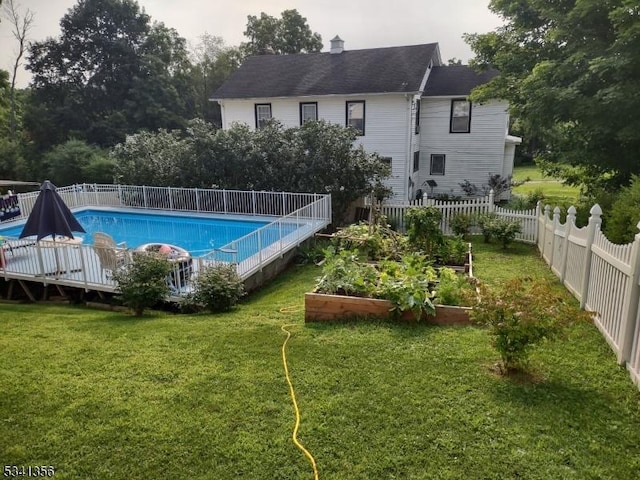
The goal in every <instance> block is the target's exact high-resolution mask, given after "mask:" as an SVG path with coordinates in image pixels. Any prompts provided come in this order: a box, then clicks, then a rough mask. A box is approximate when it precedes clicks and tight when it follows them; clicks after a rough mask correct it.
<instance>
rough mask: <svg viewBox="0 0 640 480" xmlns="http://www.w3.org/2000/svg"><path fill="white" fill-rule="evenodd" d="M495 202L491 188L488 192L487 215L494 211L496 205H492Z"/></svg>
mask: <svg viewBox="0 0 640 480" xmlns="http://www.w3.org/2000/svg"><path fill="white" fill-rule="evenodd" d="M494 200H495V192H494V191H493V188H492V189H491V190H490V191H489V213H492V212H494V211H495V209H496V205H495V203H493V202H494Z"/></svg>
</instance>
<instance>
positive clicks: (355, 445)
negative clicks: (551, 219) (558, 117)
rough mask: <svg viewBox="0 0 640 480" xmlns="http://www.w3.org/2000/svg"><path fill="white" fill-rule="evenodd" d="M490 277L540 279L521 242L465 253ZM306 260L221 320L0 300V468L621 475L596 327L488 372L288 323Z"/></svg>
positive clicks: (464, 342) (348, 475) (625, 462)
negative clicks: (526, 373) (300, 446)
mask: <svg viewBox="0 0 640 480" xmlns="http://www.w3.org/2000/svg"><path fill="white" fill-rule="evenodd" d="M474 251H475V252H476V263H475V273H476V275H477V276H478V277H480V278H481V279H483V280H484V281H487V282H489V283H492V282H493V283H495V282H498V281H500V280H501V279H506V278H509V277H510V276H512V275H522V274H526V275H530V276H549V275H550V274H549V273H548V272H547V270H546V267H545V266H544V264H543V263H542V262H541V261H539V260H538V259H537V256H536V253H535V250H534V249H533V248H532V247H527V246H523V245H518V246H514V247H512V248H511V249H510V250H509V251H507V252H504V251H502V250H501V249H500V248H499V247H495V246H487V245H483V244H478V245H477V246H476V247H474ZM317 274H318V270H317V268H316V267H296V268H293V269H291V270H290V271H289V272H287V273H286V274H285V275H283V276H281V277H280V278H279V279H278V280H276V281H275V282H274V283H272V284H271V285H270V286H268V287H267V288H265V289H264V290H263V291H261V292H260V293H258V294H255V295H253V296H251V297H250V298H249V299H248V300H247V301H246V302H245V303H244V304H243V305H241V306H240V307H239V308H238V309H237V310H236V311H234V312H232V313H229V314H224V315H191V316H186V315H185V316H173V315H169V314H154V315H149V316H147V317H145V318H142V319H135V318H132V317H130V316H127V315H122V314H118V313H112V312H102V311H94V310H88V309H85V308H80V307H65V306H49V305H6V304H5V305H0V328H1V329H2V336H1V337H0V458H1V459H2V460H3V465H5V464H6V465H27V466H28V465H53V466H54V467H56V475H55V478H56V479H57V480H60V479H107V478H108V479H150V478H180V479H183V478H184V479H187V478H188V479H232V478H247V479H252V480H253V479H269V480H271V479H304V478H309V479H311V478H313V475H312V470H311V467H310V464H309V463H308V461H307V460H306V458H305V457H304V456H303V455H302V453H301V452H300V451H298V450H297V449H296V447H295V446H294V445H293V443H292V442H291V430H292V428H293V423H294V416H293V409H292V405H291V402H290V399H289V396H288V387H287V384H286V381H285V378H284V372H283V368H282V363H281V356H280V355H281V352H280V348H281V345H282V342H283V341H284V338H285V335H284V334H283V332H282V331H281V330H280V326H281V325H283V324H285V323H294V324H295V325H296V326H294V327H292V328H291V331H292V333H293V336H292V338H291V340H290V341H289V344H288V358H289V368H290V372H291V375H292V380H293V383H294V386H295V388H296V392H297V396H298V403H299V406H300V409H301V413H302V425H301V429H300V439H301V441H302V442H303V443H304V445H305V447H306V448H308V449H309V451H310V452H311V453H312V454H313V455H314V457H315V459H316V461H317V463H318V468H319V471H320V479H323V480H329V479H345V480H346V479H349V480H354V479H363V480H364V479H367V480H371V479H376V480H377V479H390V478H397V479H460V478H474V479H475V478H479V479H480V478H481V479H507V478H519V479H544V480H547V479H564V478H575V479H580V480H582V479H599V478H615V479H627V478H628V479H632V478H637V473H638V471H640V393H639V392H638V390H637V389H636V387H635V386H634V385H633V384H632V383H631V381H630V379H629V376H628V374H627V372H626V371H625V370H624V369H622V368H620V367H618V366H617V365H616V364H615V358H614V355H613V353H612V352H611V351H610V349H609V347H608V346H607V345H606V343H605V341H604V340H603V339H602V337H601V335H600V334H599V333H598V332H597V330H596V329H595V328H594V327H593V326H592V325H589V324H581V325H577V326H575V327H574V328H572V330H571V331H570V333H569V335H568V338H567V339H566V340H564V341H562V342H556V343H553V344H548V345H544V346H543V347H542V348H540V349H539V350H538V351H536V352H534V354H533V358H532V362H533V369H534V372H535V374H534V375H533V377H532V378H530V379H528V380H527V379H524V380H523V379H520V380H514V379H509V378H503V377H500V376H497V375H496V374H495V373H494V369H493V365H494V363H495V362H496V361H497V360H498V356H497V354H496V353H495V352H494V351H493V350H492V348H491V346H490V339H489V337H488V336H487V333H486V332H485V331H484V330H482V329H480V328H474V327H463V328H460V327H458V328H454V327H452V328H443V327H429V326H424V325H418V326H408V325H394V324H391V323H376V322H360V323H344V324H313V325H305V324H304V323H303V311H302V305H303V293H304V292H305V291H308V290H310V289H311V287H312V286H313V284H314V278H315V277H316V276H317Z"/></svg>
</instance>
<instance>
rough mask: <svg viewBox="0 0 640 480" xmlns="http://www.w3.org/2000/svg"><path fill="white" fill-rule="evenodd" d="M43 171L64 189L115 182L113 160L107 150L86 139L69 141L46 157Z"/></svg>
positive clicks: (57, 146) (49, 152)
mask: <svg viewBox="0 0 640 480" xmlns="http://www.w3.org/2000/svg"><path fill="white" fill-rule="evenodd" d="M43 171H44V172H46V177H47V178H49V179H51V180H52V181H53V183H55V184H56V185H60V186H62V185H73V184H74V183H93V182H96V183H111V182H113V161H112V160H110V159H109V158H108V157H107V154H106V153H105V152H104V151H102V150H101V149H99V148H97V147H94V146H91V145H87V143H85V142H84V141H82V140H69V141H67V142H65V143H62V144H60V145H56V146H55V147H54V148H53V149H51V150H50V151H48V152H47V153H46V154H45V155H44V159H43ZM44 172H43V173H44Z"/></svg>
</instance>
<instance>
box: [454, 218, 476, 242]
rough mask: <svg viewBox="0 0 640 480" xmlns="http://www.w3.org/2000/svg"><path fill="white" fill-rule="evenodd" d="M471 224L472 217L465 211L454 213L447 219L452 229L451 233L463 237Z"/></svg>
mask: <svg viewBox="0 0 640 480" xmlns="http://www.w3.org/2000/svg"><path fill="white" fill-rule="evenodd" d="M472 224H473V219H472V218H471V215H467V214H465V213H456V214H455V215H452V216H451V218H450V219H449V226H450V227H451V230H453V233H454V234H456V235H458V236H460V237H463V238H464V236H465V235H466V234H467V233H468V232H469V228H471V225H472Z"/></svg>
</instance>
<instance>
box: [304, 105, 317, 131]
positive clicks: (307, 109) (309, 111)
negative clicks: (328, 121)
mask: <svg viewBox="0 0 640 480" xmlns="http://www.w3.org/2000/svg"><path fill="white" fill-rule="evenodd" d="M309 120H318V102H301V103H300V125H302V124H304V123H305V122H308V121H309Z"/></svg>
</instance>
